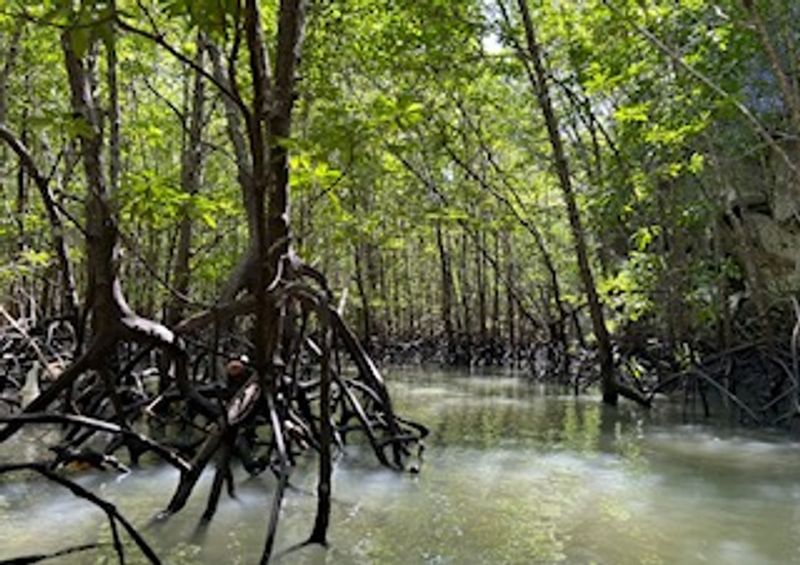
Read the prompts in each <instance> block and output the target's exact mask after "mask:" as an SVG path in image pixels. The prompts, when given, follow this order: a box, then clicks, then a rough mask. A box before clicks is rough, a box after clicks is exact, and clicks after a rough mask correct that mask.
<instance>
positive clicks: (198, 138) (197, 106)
mask: <svg viewBox="0 0 800 565" xmlns="http://www.w3.org/2000/svg"><path fill="white" fill-rule="evenodd" d="M204 51H205V41H204V40H203V37H202V35H201V34H198V37H197V53H196V55H195V64H196V65H198V66H199V67H202V66H203V61H204ZM204 102H205V79H204V78H203V76H202V75H201V74H200V73H198V72H196V73H195V74H194V84H193V87H192V95H191V101H190V102H189V109H190V111H189V116H188V123H187V124H186V130H187V131H186V132H185V134H184V145H183V150H182V154H181V191H182V192H183V193H184V194H185V195H187V196H188V197H189V201H188V202H187V203H186V204H185V205H184V206H183V209H182V210H181V218H180V224H179V226H178V245H177V251H176V254H175V265H174V267H173V276H172V281H173V288H174V289H175V290H176V291H177V292H178V293H179V294H180V295H181V296H179V297H173V299H172V301H171V303H170V306H169V308H168V309H167V324H170V325H173V324H176V323H177V322H179V321H180V320H181V319H182V318H183V303H184V300H183V299H182V298H181V297H182V296H186V295H187V294H188V293H189V281H190V274H191V270H190V265H189V262H190V260H191V256H192V251H191V249H192V223H193V222H192V216H191V213H190V212H191V206H192V204H191V199H192V198H193V197H194V196H195V195H196V194H197V193H198V191H199V190H200V186H201V185H202V182H203V148H202V142H203V119H204V116H203V107H204Z"/></svg>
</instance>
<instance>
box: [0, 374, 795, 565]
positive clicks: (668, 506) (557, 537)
mask: <svg viewBox="0 0 800 565" xmlns="http://www.w3.org/2000/svg"><path fill="white" fill-rule="evenodd" d="M389 379H390V381H391V383H392V388H393V392H394V395H395V399H396V400H395V401H396V403H397V406H398V409H399V410H400V412H401V413H406V414H409V415H411V416H413V417H414V418H415V419H418V420H420V421H423V422H425V423H426V424H428V425H429V426H430V427H431V429H432V436H431V438H430V439H429V441H428V448H427V450H426V453H425V463H424V466H423V470H422V473H421V474H420V475H399V474H396V473H392V472H390V471H386V470H385V469H382V468H380V467H378V466H377V465H376V464H375V463H374V462H373V461H372V460H371V458H370V457H369V454H368V453H366V452H361V451H360V450H359V449H358V447H357V446H356V447H354V448H353V449H352V450H351V451H349V452H348V454H347V456H346V457H344V458H342V459H341V460H340V461H339V462H338V464H337V467H336V470H335V490H334V510H333V521H332V524H333V526H332V531H331V542H332V543H331V547H330V548H329V549H328V550H327V551H325V550H322V549H320V548H316V547H306V548H302V549H300V550H299V551H296V552H292V553H289V554H287V555H285V557H284V558H283V559H282V560H281V561H282V562H284V563H376V562H379V563H459V564H461V563H535V562H542V563H552V562H559V561H564V562H569V563H776V564H777V563H800V476H798V475H797V472H796V470H797V469H798V468H800V465H798V464H800V450H798V449H797V447H798V446H797V445H796V444H793V443H790V442H788V441H786V440H783V439H781V438H780V437H776V436H774V435H769V434H764V433H755V432H752V433H750V432H743V431H742V430H735V429H732V428H731V427H730V426H728V425H726V423H725V422H719V423H714V422H711V423H707V424H705V425H685V424H683V423H682V419H681V415H680V409H679V407H676V406H672V405H670V404H668V403H667V404H662V405H659V406H657V407H656V408H655V409H654V410H653V411H652V413H648V414H645V413H643V412H641V411H640V410H638V409H637V408H636V407H634V406H628V405H623V406H620V407H619V408H618V409H616V410H614V409H608V408H606V407H604V406H602V404H601V403H600V402H599V399H598V398H596V397H594V396H586V397H580V398H574V397H572V396H570V395H568V394H563V392H562V391H559V390H553V389H547V388H545V387H543V386H540V385H536V384H531V383H530V382H528V381H526V380H524V379H519V378H516V377H514V376H513V375H508V374H500V375H498V374H495V375H487V376H465V375H464V374H459V373H441V372H437V371H420V370H414V371H410V370H409V371H395V372H394V373H392V374H391V375H390V377H389ZM314 469H315V463H314V461H313V460H311V459H309V460H306V461H304V462H303V463H302V464H301V467H300V468H299V469H298V470H297V471H296V473H295V475H294V484H295V489H293V490H292V491H291V492H290V494H289V496H288V497H287V499H286V504H285V507H284V518H283V521H282V523H281V528H280V532H279V538H280V539H279V547H283V548H286V547H289V546H291V545H292V544H294V543H296V542H298V541H301V540H303V539H305V537H306V536H307V534H308V528H309V527H310V525H311V521H312V519H313V512H314V497H313V494H312V493H313V492H314ZM210 479H211V476H210V474H207V475H206V476H205V477H204V479H203V481H204V482H203V484H202V485H201V489H200V491H199V492H198V493H197V496H195V497H194V498H193V499H192V501H191V502H190V504H189V506H188V507H187V508H186V509H185V510H184V511H183V512H182V513H181V514H179V515H178V516H176V517H174V518H173V519H172V520H171V521H169V522H168V523H167V524H165V525H162V526H159V527H158V528H157V529H155V528H151V529H148V530H147V531H146V535H147V537H148V539H151V540H152V541H153V543H154V545H155V546H156V547H158V548H159V549H160V550H161V552H162V554H163V555H164V556H165V559H166V561H168V562H170V563H194V562H207V563H223V562H224V563H252V562H254V561H255V560H256V559H257V557H258V555H259V553H260V549H261V544H262V537H263V535H264V529H265V521H266V515H267V509H268V502H269V494H270V492H271V488H272V483H271V481H270V479H269V478H268V477H263V478H260V477H259V478H256V479H245V477H240V479H241V483H240V485H239V488H238V498H237V499H236V500H230V499H223V501H222V502H221V504H220V508H219V512H218V515H217V517H216V518H215V520H214V522H213V523H212V524H211V525H210V526H209V527H208V528H206V529H205V530H203V531H202V532H201V533H198V532H197V530H196V526H197V520H198V519H199V516H200V515H201V514H202V510H203V506H204V504H205V497H204V496H203V495H204V493H206V492H207V491H208V488H209V487H210ZM81 481H82V482H83V483H84V484H86V485H88V486H91V487H92V488H94V489H96V490H97V491H99V492H101V493H102V494H103V495H104V496H107V497H109V498H110V499H111V500H113V501H115V502H116V503H117V504H118V505H119V506H120V508H121V509H122V510H123V512H125V514H126V515H127V516H129V517H130V518H131V519H132V520H133V521H134V522H135V523H137V524H145V523H147V521H148V520H149V518H150V517H151V516H152V515H153V513H154V512H155V511H156V510H157V509H159V508H160V507H161V505H163V504H164V501H165V500H167V499H168V496H169V495H170V493H171V490H172V488H173V487H174V485H175V483H176V481H177V477H176V474H175V473H174V472H173V471H171V470H167V469H162V468H156V469H147V470H144V471H140V472H136V473H134V474H133V475H131V476H127V477H124V478H121V479H117V478H109V477H107V476H99V475H88V476H85V477H82V478H81ZM0 524H2V527H0V559H2V558H8V557H11V556H14V555H19V554H23V553H28V552H31V551H32V550H34V549H35V550H36V551H44V550H50V549H53V550H54V549H58V548H60V547H65V546H67V545H70V544H75V543H80V542H85V541H95V540H100V541H106V540H108V539H109V538H110V534H109V532H108V531H107V528H106V526H104V525H103V519H102V516H101V515H100V513H99V512H97V511H96V510H94V509H92V508H91V507H87V506H85V505H84V504H83V503H81V502H79V501H76V500H75V499H74V498H71V497H70V496H69V495H68V494H65V493H64V492H62V491H58V490H56V489H54V488H52V487H51V486H49V485H46V484H42V483H39V482H36V483H23V482H16V483H9V482H6V483H3V484H2V485H0ZM103 557H104V555H103V554H100V555H98V556H92V557H91V559H92V560H94V559H98V560H100V561H102V558H103ZM61 562H64V563H67V562H69V561H68V560H64V561H61ZM72 562H75V563H79V562H80V563H83V562H86V555H83V556H81V557H75V558H74V561H72Z"/></svg>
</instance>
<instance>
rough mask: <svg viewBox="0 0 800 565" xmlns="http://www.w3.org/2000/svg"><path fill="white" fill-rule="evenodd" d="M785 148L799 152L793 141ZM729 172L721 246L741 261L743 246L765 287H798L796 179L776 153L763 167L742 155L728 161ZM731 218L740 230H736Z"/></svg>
mask: <svg viewBox="0 0 800 565" xmlns="http://www.w3.org/2000/svg"><path fill="white" fill-rule="evenodd" d="M785 150H786V151H787V153H788V154H789V155H798V154H800V146H797V144H792V145H788V144H787V146H786V147H785ZM765 170H768V171H770V174H769V175H768V176H767V178H764V171H765ZM729 172H730V176H729V177H728V178H727V179H726V180H728V187H727V193H726V198H725V200H726V208H727V211H726V221H725V222H724V225H725V226H727V229H726V230H725V231H726V232H727V233H725V234H723V237H724V241H725V247H726V249H727V250H728V252H729V253H731V254H732V255H733V256H734V257H736V258H737V260H738V261H739V262H740V263H742V264H746V261H747V258H746V257H745V255H746V254H747V253H748V251H749V252H750V254H751V256H752V259H753V260H754V262H755V264H756V265H757V267H758V268H759V270H760V271H761V272H762V276H763V278H764V280H765V282H766V283H767V285H768V286H769V287H770V289H771V290H775V291H780V290H787V289H796V288H800V182H798V180H797V178H796V177H795V175H794V174H793V173H792V171H791V170H790V169H789V167H788V166H786V164H785V163H784V162H783V161H782V160H780V159H777V158H776V159H773V160H772V162H771V163H769V164H768V165H767V166H766V167H765V165H764V163H763V162H758V163H755V162H753V161H748V160H743V161H742V162H739V163H731V168H730V169H729ZM733 216H735V218H734V217H733ZM736 220H738V221H739V223H740V225H741V229H742V231H743V232H744V234H741V233H737V231H738V230H737V226H736ZM744 238H747V240H748V241H747V243H745V241H744ZM748 248H749V250H748Z"/></svg>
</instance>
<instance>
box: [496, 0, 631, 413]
mask: <svg viewBox="0 0 800 565" xmlns="http://www.w3.org/2000/svg"><path fill="white" fill-rule="evenodd" d="M517 5H518V6H519V10H520V14H521V16H522V24H523V28H524V31H525V41H526V44H527V53H524V52H523V51H522V50H521V49H518V53H519V56H520V58H521V59H522V60H523V63H524V64H525V67H526V69H527V71H528V77H529V79H530V83H531V86H532V88H533V90H534V93H535V95H536V99H537V100H538V102H539V106H540V109H541V111H542V116H543V117H544V121H545V125H546V127H547V133H548V137H549V139H550V146H551V148H552V151H553V159H554V161H555V169H556V174H557V175H558V181H559V185H560V187H561V191H562V194H563V196H564V202H565V204H566V206H567V216H568V219H569V224H570V229H571V231H572V237H573V240H574V241H573V243H574V245H575V255H576V258H577V262H578V271H579V274H580V277H581V281H582V283H583V287H584V292H585V293H586V299H587V302H588V304H589V315H590V317H591V320H592V328H593V330H594V335H595V339H596V340H597V349H598V355H599V358H600V376H601V385H602V392H603V401H604V402H605V403H606V404H611V405H615V404H616V403H617V398H618V394H619V389H618V386H617V383H616V380H615V378H614V360H613V357H612V354H611V338H610V336H609V334H608V328H607V327H606V322H605V317H604V315H603V306H602V304H601V302H600V298H599V296H598V294H597V288H596V287H595V284H594V276H593V275H592V268H591V265H590V263H589V253H588V250H587V247H586V235H585V232H584V229H583V225H582V223H581V217H580V211H579V210H578V205H577V202H576V199H575V192H574V190H573V187H572V178H571V176H570V171H569V163H568V161H567V157H566V152H565V151H564V146H563V142H562V139H561V133H560V131H559V125H558V118H557V116H556V114H555V111H554V109H553V105H552V101H551V98H550V92H549V89H548V86H547V80H548V75H547V71H546V70H545V68H544V63H543V61H542V56H541V52H540V47H539V44H538V42H537V39H536V33H535V29H534V27H533V22H532V20H531V16H530V11H529V10H528V4H527V1H526V0H517ZM500 6H501V7H502V3H501V4H500ZM503 11H504V12H505V8H503ZM506 18H507V14H506ZM507 19H508V18H507ZM526 55H527V56H526ZM528 60H530V64H532V67H533V68H532V69H531V68H530V65H529V62H528Z"/></svg>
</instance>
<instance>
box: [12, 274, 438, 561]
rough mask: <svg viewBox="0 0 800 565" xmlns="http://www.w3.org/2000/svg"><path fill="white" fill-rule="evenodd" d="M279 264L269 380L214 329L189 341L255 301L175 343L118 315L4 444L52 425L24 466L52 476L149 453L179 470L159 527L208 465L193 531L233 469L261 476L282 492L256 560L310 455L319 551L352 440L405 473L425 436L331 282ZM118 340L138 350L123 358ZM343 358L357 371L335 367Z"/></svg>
mask: <svg viewBox="0 0 800 565" xmlns="http://www.w3.org/2000/svg"><path fill="white" fill-rule="evenodd" d="M284 261H286V262H287V263H286V265H285V267H286V268H284V269H282V270H281V272H282V276H281V278H280V279H279V280H277V281H273V284H271V285H270V287H269V289H268V297H269V300H270V303H271V304H272V305H277V306H278V307H279V308H280V309H281V311H282V316H281V324H282V327H281V328H280V329H281V331H280V334H279V335H281V336H282V342H281V345H280V348H279V349H280V351H279V353H280V354H279V355H278V356H276V357H275V359H274V361H273V362H272V363H270V365H269V366H268V367H267V368H266V370H265V371H262V372H259V371H257V370H256V368H255V367H252V366H250V365H249V362H248V356H249V358H252V356H253V351H252V349H251V348H249V347H247V346H242V345H232V344H233V343H235V341H236V340H235V338H236V335H234V334H231V335H229V336H227V337H226V336H223V337H220V336H219V332H218V331H214V332H211V333H212V334H213V336H214V339H213V342H211V343H209V342H208V341H204V340H202V339H199V338H198V337H197V336H198V335H199V331H200V330H202V329H205V328H207V327H208V326H209V325H214V326H215V327H218V325H224V324H227V322H228V321H235V320H236V318H237V317H242V316H245V315H248V314H251V313H252V312H253V310H254V308H255V302H254V301H252V300H250V299H244V300H240V301H235V302H231V303H229V304H228V306H226V307H224V308H217V309H215V310H214V311H212V312H205V313H201V314H198V315H196V316H194V317H193V318H190V319H188V320H186V321H185V322H184V323H183V324H181V325H179V326H177V327H176V333H173V332H172V331H170V330H169V329H167V328H165V327H164V326H161V325H160V324H157V323H155V322H150V321H147V320H143V319H141V318H137V317H124V318H122V319H121V320H119V323H118V324H117V325H116V326H115V328H116V329H115V331H114V332H113V333H112V334H110V335H105V336H100V337H96V338H95V339H94V341H92V342H91V343H90V346H89V347H88V348H87V350H86V352H85V353H84V354H83V355H81V356H80V357H78V358H77V359H76V360H75V361H74V362H73V363H72V364H71V365H69V366H68V367H66V368H65V369H64V370H63V372H61V374H60V375H58V376H57V377H56V378H55V379H54V380H52V381H51V382H43V383H42V386H43V390H42V391H41V393H40V394H38V395H37V396H36V397H35V398H34V399H33V400H32V401H30V402H29V403H27V405H25V406H24V407H23V408H22V410H21V412H20V413H19V414H17V415H10V416H5V417H0V423H2V424H4V426H3V427H2V428H0V441H2V440H6V439H8V438H9V437H11V436H12V435H13V434H15V433H16V432H18V431H19V430H20V429H22V428H23V427H27V426H32V425H42V424H49V425H53V424H56V425H59V426H60V427H61V433H60V434H59V438H58V440H57V442H56V443H55V444H54V445H51V446H50V447H51V451H52V452H53V453H54V454H55V456H54V458H53V459H52V460H48V461H43V462H41V463H36V464H35V465H36V467H35V468H33V467H31V469H32V470H35V471H39V470H40V469H46V470H47V473H49V474H55V471H53V469H55V468H56V467H57V466H58V465H60V464H63V463H64V462H65V461H67V460H70V459H69V458H70V457H71V458H72V459H71V460H75V459H76V458H78V459H81V458H82V460H84V461H95V462H96V463H97V465H96V466H97V467H99V468H103V467H106V466H111V467H115V468H125V467H124V464H123V463H121V462H120V461H119V459H118V458H117V456H116V453H117V451H119V450H120V449H126V450H127V452H128V459H129V460H130V463H131V464H132V465H136V463H137V461H138V459H139V458H140V457H141V456H143V455H145V454H147V453H149V454H151V455H152V456H155V457H156V458H158V459H161V460H163V461H165V462H166V463H168V464H170V465H172V466H173V467H175V468H176V469H178V471H179V473H180V478H179V481H178V485H177V486H176V489H175V492H174V493H173V496H172V498H171V500H170V501H168V502H167V504H166V506H165V508H164V510H163V511H162V512H161V513H160V514H159V515H158V516H157V518H158V519H160V520H165V519H168V518H169V516H171V515H172V514H175V513H176V512H179V511H181V510H182V509H183V508H184V507H185V505H186V502H187V501H188V500H189V498H190V497H191V496H192V494H193V492H194V488H195V486H196V485H197V482H198V480H199V479H200V477H201V475H202V473H203V471H204V470H205V469H206V468H207V467H208V465H209V463H211V462H215V466H216V471H215V476H214V480H213V484H212V488H211V492H210V495H209V498H208V501H207V504H206V508H205V511H204V513H203V515H202V517H200V522H201V524H207V523H209V522H210V521H211V520H212V519H213V517H214V514H215V512H216V509H217V507H218V504H219V500H220V498H221V496H222V493H223V487H225V486H226V485H227V490H228V493H229V494H230V495H233V490H234V483H233V470H232V469H233V467H234V466H235V465H237V464H241V465H242V466H243V467H244V468H245V470H246V471H247V472H248V473H250V474H258V473H261V472H262V471H264V470H267V469H269V470H270V471H271V472H272V474H274V476H275V477H276V480H277V485H278V486H277V489H276V491H275V496H274V498H273V501H272V503H271V508H270V510H269V513H268V516H269V518H268V523H267V532H266V540H265V544H264V550H263V561H267V560H268V559H269V558H270V556H271V555H272V553H273V548H274V541H275V534H276V531H277V525H278V519H279V517H280V511H281V506H282V501H283V494H284V492H285V489H286V487H287V486H288V485H289V479H290V475H291V470H292V468H293V466H294V465H295V462H296V461H297V458H298V457H299V456H300V455H301V454H303V453H305V452H307V451H314V452H316V453H317V455H318V457H319V481H318V488H317V494H318V506H317V517H316V519H315V522H314V527H313V530H312V532H311V534H310V536H309V538H308V542H309V543H320V544H325V543H326V541H327V528H328V523H329V514H330V506H331V501H330V493H331V469H332V459H333V458H334V457H335V455H336V453H341V451H342V449H343V448H344V447H345V446H346V445H347V444H348V443H350V442H352V440H353V437H354V436H355V435H359V436H360V437H362V438H364V439H365V440H366V442H367V444H368V445H369V447H370V449H371V450H372V452H373V453H374V455H375V457H376V458H377V459H378V461H380V462H381V463H382V464H384V465H386V466H387V467H390V468H393V469H397V470H403V469H404V466H405V464H406V461H407V459H408V456H409V455H410V454H411V453H412V447H414V446H415V444H418V443H419V442H420V440H421V439H422V438H424V437H425V436H426V435H427V433H428V432H427V429H426V428H425V427H424V426H422V425H421V424H417V423H414V422H410V421H407V420H405V419H403V418H400V417H398V416H397V415H396V414H395V412H394V408H393V405H392V401H391V396H390V394H389V391H388V389H387V387H386V383H385V382H384V380H383V378H382V376H381V374H380V372H379V371H378V369H377V367H376V366H375V364H374V363H373V362H372V360H371V359H370V357H369V356H368V355H367V353H366V351H365V349H364V348H363V347H362V345H361V343H360V341H359V340H358V338H357V337H356V336H355V334H354V333H353V332H352V331H351V330H350V329H349V328H348V326H347V325H346V324H345V322H344V320H343V319H342V317H341V315H340V313H339V312H337V311H336V309H335V308H333V307H332V306H331V304H330V303H331V293H330V291H329V290H328V288H327V286H326V283H325V279H324V278H323V277H322V276H321V275H320V274H319V273H318V272H316V271H314V270H313V269H310V268H309V267H306V266H303V265H298V264H297V260H296V259H294V260H293V261H294V263H293V264H289V261H290V259H289V258H284ZM232 325H233V324H232ZM178 336H180V337H178ZM123 342H124V343H130V344H132V345H134V346H136V347H133V348H131V347H127V348H126V347H122V345H121V344H122V343H123ZM220 343H224V344H226V345H229V347H221V346H220ZM240 343H246V341H244V340H240ZM184 344H186V345H184ZM28 345H29V344H25V343H21V345H20V346H21V348H23V349H27V348H28ZM153 346H157V347H159V348H160V349H161V351H162V357H161V362H158V361H157V360H156V359H155V358H154V357H153V355H151V350H152V349H153ZM340 353H343V354H346V355H347V356H348V357H349V360H350V361H351V363H352V367H354V369H355V371H351V370H346V369H345V368H344V367H343V365H342V361H341V359H340ZM234 357H236V358H238V360H237V363H238V365H237V366H238V367H239V368H240V369H241V371H240V372H239V373H237V375H236V378H234V376H233V375H232V374H228V373H226V372H225V371H224V370H223V371H220V370H219V369H220V366H224V363H225V360H226V359H231V358H234ZM220 372H221V373H222V375H220V376H221V377H222V378H218V377H217V375H218V374H219V373H220ZM24 380H25V379H24V378H23V375H19V378H17V379H16V381H15V383H13V384H16V385H17V387H18V388H21V386H22V384H21V383H22V382H24ZM59 401H60V402H59ZM56 404H58V406H57V407H56V408H54V409H51V407H52V406H55V405H56ZM116 463H119V465H116ZM47 476H48V477H49V475H47ZM56 476H58V475H57V474H56ZM116 519H117V520H119V519H118V518H116ZM120 523H122V522H120Z"/></svg>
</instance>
